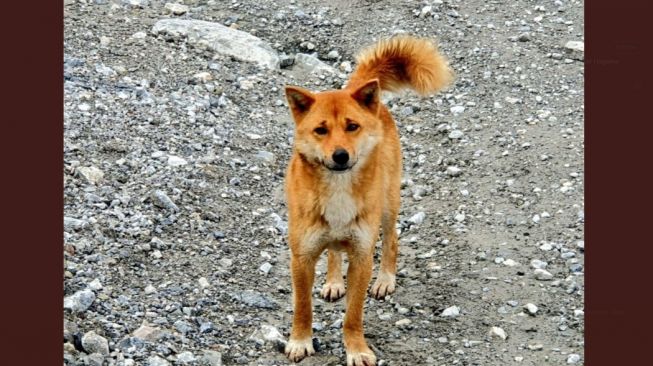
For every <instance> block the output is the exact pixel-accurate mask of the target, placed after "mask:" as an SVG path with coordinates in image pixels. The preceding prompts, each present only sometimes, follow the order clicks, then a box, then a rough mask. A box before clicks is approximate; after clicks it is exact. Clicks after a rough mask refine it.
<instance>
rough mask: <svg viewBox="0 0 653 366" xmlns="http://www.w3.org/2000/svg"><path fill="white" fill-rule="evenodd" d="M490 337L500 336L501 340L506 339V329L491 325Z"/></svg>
mask: <svg viewBox="0 0 653 366" xmlns="http://www.w3.org/2000/svg"><path fill="white" fill-rule="evenodd" d="M490 338H501V339H502V340H504V341H505V340H506V338H508V335H507V334H506V331H504V330H503V329H501V328H499V327H492V328H491V329H490Z"/></svg>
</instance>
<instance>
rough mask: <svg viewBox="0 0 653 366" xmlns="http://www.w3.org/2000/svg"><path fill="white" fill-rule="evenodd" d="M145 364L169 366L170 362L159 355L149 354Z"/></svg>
mask: <svg viewBox="0 0 653 366" xmlns="http://www.w3.org/2000/svg"><path fill="white" fill-rule="evenodd" d="M147 366H170V363H169V362H168V361H166V360H164V359H163V358H161V357H159V356H151V357H150V358H148V359H147Z"/></svg>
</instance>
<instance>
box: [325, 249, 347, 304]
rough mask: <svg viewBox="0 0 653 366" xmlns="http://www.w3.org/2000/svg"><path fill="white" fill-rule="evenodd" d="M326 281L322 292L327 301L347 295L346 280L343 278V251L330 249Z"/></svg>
mask: <svg viewBox="0 0 653 366" xmlns="http://www.w3.org/2000/svg"><path fill="white" fill-rule="evenodd" d="M327 253H328V259H327V266H328V267H327V275H326V283H325V284H324V286H323V287H322V291H321V292H320V294H321V295H322V298H324V299H325V300H327V301H336V300H338V299H340V298H342V297H343V296H344V295H345V281H344V280H343V279H342V253H341V252H339V251H336V250H332V249H329V250H328V252H327Z"/></svg>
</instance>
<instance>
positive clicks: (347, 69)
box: [338, 61, 352, 73]
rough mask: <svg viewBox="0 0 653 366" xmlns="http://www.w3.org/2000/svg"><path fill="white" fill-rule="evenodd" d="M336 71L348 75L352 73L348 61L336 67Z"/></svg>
mask: <svg viewBox="0 0 653 366" xmlns="http://www.w3.org/2000/svg"><path fill="white" fill-rule="evenodd" d="M338 69H340V71H342V72H347V73H350V72H351V71H352V67H351V62H349V61H343V62H341V63H340V66H338Z"/></svg>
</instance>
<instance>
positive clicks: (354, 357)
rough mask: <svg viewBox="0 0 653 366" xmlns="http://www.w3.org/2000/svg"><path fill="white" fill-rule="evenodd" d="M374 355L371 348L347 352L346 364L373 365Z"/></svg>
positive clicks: (353, 365)
mask: <svg viewBox="0 0 653 366" xmlns="http://www.w3.org/2000/svg"><path fill="white" fill-rule="evenodd" d="M375 365H376V356H375V355H374V352H372V351H371V350H369V349H368V350H367V351H364V352H347V366H375Z"/></svg>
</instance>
